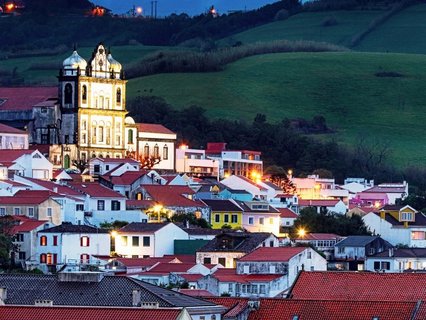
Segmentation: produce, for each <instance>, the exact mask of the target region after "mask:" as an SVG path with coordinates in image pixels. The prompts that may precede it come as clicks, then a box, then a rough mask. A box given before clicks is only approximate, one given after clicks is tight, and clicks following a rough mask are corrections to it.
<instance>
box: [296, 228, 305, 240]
mask: <svg viewBox="0 0 426 320" xmlns="http://www.w3.org/2000/svg"><path fill="white" fill-rule="evenodd" d="M297 235H298V236H299V237H300V238H302V239H304V238H305V236H306V230H305V229H304V228H299V229H298V230H297Z"/></svg>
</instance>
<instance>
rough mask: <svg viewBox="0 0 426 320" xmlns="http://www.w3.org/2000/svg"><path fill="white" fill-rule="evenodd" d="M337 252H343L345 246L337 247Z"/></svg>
mask: <svg viewBox="0 0 426 320" xmlns="http://www.w3.org/2000/svg"><path fill="white" fill-rule="evenodd" d="M337 252H338V253H345V247H337Z"/></svg>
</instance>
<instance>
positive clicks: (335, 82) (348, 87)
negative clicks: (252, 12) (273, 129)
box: [128, 53, 426, 166]
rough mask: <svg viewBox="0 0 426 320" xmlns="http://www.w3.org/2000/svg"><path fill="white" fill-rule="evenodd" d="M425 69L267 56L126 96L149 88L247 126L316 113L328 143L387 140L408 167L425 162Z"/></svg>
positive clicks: (164, 78)
mask: <svg viewBox="0 0 426 320" xmlns="http://www.w3.org/2000/svg"><path fill="white" fill-rule="evenodd" d="M425 65H426V57H425V56H422V55H404V54H372V53H312V54H309V53H289V54H270V55H262V56H255V57H250V58H246V59H243V60H240V61H238V62H236V63H233V64H231V65H229V66H228V67H227V68H226V69H225V70H224V71H222V72H216V73H197V74H161V75H155V76H149V77H143V78H138V79H134V80H131V81H130V82H129V85H128V95H129V98H131V97H134V96H136V95H140V94H142V95H143V94H146V92H151V91H152V92H151V93H150V94H152V95H156V96H161V97H164V98H165V99H166V100H167V101H168V102H169V103H170V104H171V105H173V106H176V107H179V108H183V107H185V106H189V105H194V104H195V105H199V106H202V107H204V108H206V109H207V110H208V114H209V115H211V116H215V117H227V118H243V119H246V120H248V121H251V120H252V119H253V118H254V116H255V115H256V114H257V113H265V114H266V115H267V117H268V119H269V120H271V121H279V120H281V119H282V118H284V117H288V118H297V117H304V118H311V117H312V116H315V115H319V114H321V115H323V116H325V118H326V120H327V123H328V124H329V126H331V127H332V128H333V129H336V130H337V132H336V133H335V134H332V135H330V136H329V137H330V138H334V139H337V140H338V141H340V142H343V143H345V144H349V145H350V144H353V143H355V142H356V140H357V138H358V137H359V134H362V135H365V136H367V137H369V139H377V140H379V141H382V142H387V143H388V144H389V146H390V147H391V148H392V150H393V151H394V153H393V158H394V160H395V163H396V164H398V165H404V166H406V165H409V164H420V163H424V161H425V160H426V144H425V143H424V136H425V134H426V127H425V125H424V123H426V104H425V101H426V90H425V87H426V72H424V70H425ZM377 72H394V73H399V74H400V75H401V77H378V76H376V75H375V74H376V73H377ZM385 75H386V73H385ZM394 75H397V74H394Z"/></svg>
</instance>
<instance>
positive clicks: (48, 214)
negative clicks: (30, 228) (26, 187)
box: [47, 208, 52, 217]
mask: <svg viewBox="0 0 426 320" xmlns="http://www.w3.org/2000/svg"><path fill="white" fill-rule="evenodd" d="M47 216H48V217H51V216H52V208H47Z"/></svg>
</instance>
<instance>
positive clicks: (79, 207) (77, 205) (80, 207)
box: [75, 204, 84, 211]
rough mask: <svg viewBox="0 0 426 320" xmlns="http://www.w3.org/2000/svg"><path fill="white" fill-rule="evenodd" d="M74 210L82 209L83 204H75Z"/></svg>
mask: <svg viewBox="0 0 426 320" xmlns="http://www.w3.org/2000/svg"><path fill="white" fill-rule="evenodd" d="M75 210H76V211H84V204H76V205H75Z"/></svg>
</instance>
